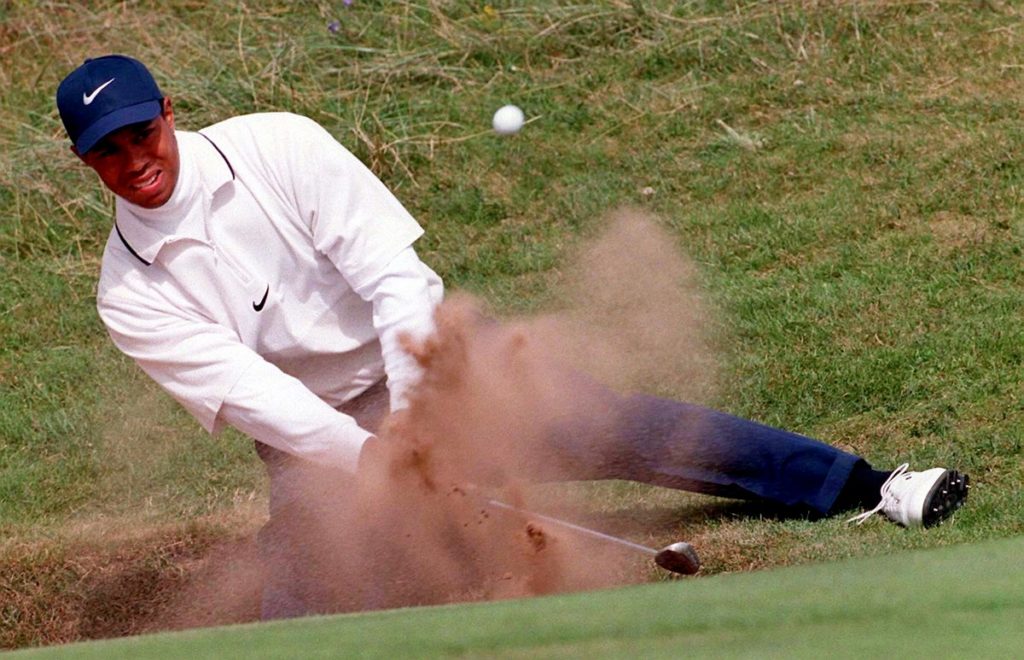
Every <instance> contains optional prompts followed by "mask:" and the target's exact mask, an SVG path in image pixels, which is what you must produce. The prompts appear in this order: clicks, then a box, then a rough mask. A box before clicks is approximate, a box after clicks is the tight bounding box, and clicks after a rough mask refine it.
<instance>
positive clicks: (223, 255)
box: [203, 195, 253, 287]
mask: <svg viewBox="0 0 1024 660" xmlns="http://www.w3.org/2000/svg"><path fill="white" fill-rule="evenodd" d="M210 203H211V199H210V197H208V196H205V195H204V198H203V228H204V229H205V230H206V239H207V240H206V243H207V245H209V246H210V249H211V250H213V263H214V265H216V266H218V267H220V264H221V262H223V263H224V265H225V266H226V267H227V269H228V270H229V271H231V274H232V275H234V276H235V278H236V279H237V280H238V281H239V282H241V283H242V285H243V286H246V287H248V286H249V285H250V284H252V281H253V276H252V273H250V272H249V271H247V270H246V269H245V268H243V267H242V265H241V264H239V263H238V262H236V261H235V259H234V258H233V257H232V256H231V255H230V254H228V252H227V251H226V250H222V249H221V248H220V247H218V246H217V241H215V240H214V239H213V232H212V231H210Z"/></svg>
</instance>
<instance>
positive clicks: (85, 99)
mask: <svg viewBox="0 0 1024 660" xmlns="http://www.w3.org/2000/svg"><path fill="white" fill-rule="evenodd" d="M115 80H117V78H111V79H110V80H108V81H107V82H105V83H103V84H102V85H100V86H99V87H97V88H96V89H94V90H92V94H86V93H85V92H82V103H84V104H86V105H89V104H91V103H92V102H93V101H95V100H96V95H97V94H99V93H100V92H102V91H103V89H104V88H105V87H106V86H107V85H109V84H110V83H112V82H114V81H115Z"/></svg>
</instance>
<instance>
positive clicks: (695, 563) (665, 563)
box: [654, 541, 700, 575]
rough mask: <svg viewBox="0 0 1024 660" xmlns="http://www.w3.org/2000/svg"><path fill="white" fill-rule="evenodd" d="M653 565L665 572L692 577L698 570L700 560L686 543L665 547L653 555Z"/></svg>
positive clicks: (681, 542)
mask: <svg viewBox="0 0 1024 660" xmlns="http://www.w3.org/2000/svg"><path fill="white" fill-rule="evenodd" d="M654 563H656V564H657V565H658V566H661V567H662V568H664V569H665V570H666V571H672V572H673V573H679V574H680V575H693V574H694V573H696V572H697V571H699V570H700V558H699V557H697V551H696V550H694V549H693V546H692V545H690V544H689V543H687V542H686V541H679V542H678V543H673V544H672V545H667V546H665V547H664V548H662V549H661V550H659V551H658V553H657V554H656V555H654Z"/></svg>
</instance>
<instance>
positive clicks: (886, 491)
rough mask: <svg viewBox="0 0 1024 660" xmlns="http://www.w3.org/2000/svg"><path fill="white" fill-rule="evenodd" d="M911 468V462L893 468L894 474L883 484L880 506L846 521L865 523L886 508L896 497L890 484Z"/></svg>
mask: <svg viewBox="0 0 1024 660" xmlns="http://www.w3.org/2000/svg"><path fill="white" fill-rule="evenodd" d="M909 469H910V463H904V464H903V465H901V466H899V467H898V468H896V469H895V470H893V472H892V474H890V475H889V478H888V479H886V480H885V483H884V484H882V489H881V493H882V499H881V500H880V501H879V502H878V506H876V507H875V508H874V509H871V510H870V511H865V512H864V513H859V514H857V515H856V516H854V517H853V518H850V519H849V520H847V521H846V522H848V523H852V522H856V523H857V524H858V525H860V524H863V522H864V521H865V520H867V519H868V518H870V517H871V516H873V515H875V514H876V513H878V512H879V511H881V510H882V509H884V508H885V505H886V504H888V503H889V501H890V500H892V499H894V498H895V495H893V493H892V490H891V489H890V485H891V484H892V482H893V481H896V479H898V478H899V477H902V476H903V474H904V473H905V472H906V471H907V470H909Z"/></svg>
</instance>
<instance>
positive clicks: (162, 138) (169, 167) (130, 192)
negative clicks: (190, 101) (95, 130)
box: [71, 98, 181, 209]
mask: <svg viewBox="0 0 1024 660" xmlns="http://www.w3.org/2000/svg"><path fill="white" fill-rule="evenodd" d="M71 150H72V151H74V152H75V153H76V154H78V157H79V158H81V159H82V161H83V162H84V163H85V164H86V165H88V166H89V167H91V168H92V169H94V170H96V173H97V174H99V175H100V179H101V180H102V181H103V183H104V185H106V186H107V188H110V190H111V191H113V193H114V194H115V195H117V196H118V197H121V198H122V199H125V200H127V201H129V202H131V203H132V204H135V205H137V206H141V207H143V208H147V209H155V208H157V207H158V206H162V205H163V204H164V203H166V202H167V200H168V199H170V197H171V193H173V192H174V186H175V184H177V182H178V172H179V168H180V163H181V161H180V160H179V157H178V142H177V140H175V138H174V110H173V109H172V108H171V100H170V99H168V98H165V99H164V100H163V111H162V112H161V114H160V116H158V117H156V118H155V119H152V120H150V121H147V122H142V123H139V124H129V125H128V126H125V127H124V128H119V129H118V130H116V131H114V132H112V133H110V134H108V135H106V136H105V137H104V138H103V139H102V140H100V141H99V142H97V143H96V146H94V147H93V148H92V149H90V150H89V151H87V152H85V153H84V154H79V153H78V151H77V150H76V149H75V148H74V147H72V148H71Z"/></svg>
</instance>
